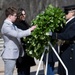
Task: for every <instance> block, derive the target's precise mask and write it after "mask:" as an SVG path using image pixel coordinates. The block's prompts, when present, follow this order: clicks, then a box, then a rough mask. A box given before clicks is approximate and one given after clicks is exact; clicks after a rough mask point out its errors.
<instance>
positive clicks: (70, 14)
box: [66, 11, 74, 20]
mask: <svg viewBox="0 0 75 75" xmlns="http://www.w3.org/2000/svg"><path fill="white" fill-rule="evenodd" d="M73 15H74V12H73V11H68V13H67V14H66V19H67V20H68V19H70V18H71V17H73Z"/></svg>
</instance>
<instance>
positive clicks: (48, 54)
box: [36, 42, 68, 75]
mask: <svg viewBox="0 0 75 75" xmlns="http://www.w3.org/2000/svg"><path fill="white" fill-rule="evenodd" d="M48 44H49V45H50V47H51V48H52V50H53V52H54V53H55V55H56V56H57V58H58V60H59V61H60V63H61V64H62V66H63V67H64V69H65V71H66V75H68V69H67V67H66V66H65V64H64V63H63V61H62V60H61V58H60V56H59V55H58V53H57V52H56V50H55V48H54V47H53V45H52V44H51V42H48ZM58 48H59V49H60V45H58ZM46 50H48V51H49V47H47V48H45V50H44V52H43V54H42V56H41V59H40V62H39V65H38V69H37V72H36V75H38V73H39V69H40V66H41V63H42V59H43V57H44V54H45V51H46ZM48 55H49V53H47V55H46V70H45V75H47V65H48Z"/></svg>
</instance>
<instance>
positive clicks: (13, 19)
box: [10, 13, 17, 22]
mask: <svg viewBox="0 0 75 75" xmlns="http://www.w3.org/2000/svg"><path fill="white" fill-rule="evenodd" d="M16 18H17V14H16V13H14V14H13V15H10V19H11V21H12V22H14V21H15V20H16Z"/></svg>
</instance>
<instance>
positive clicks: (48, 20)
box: [24, 5, 66, 59]
mask: <svg viewBox="0 0 75 75" xmlns="http://www.w3.org/2000/svg"><path fill="white" fill-rule="evenodd" d="M65 22H66V20H65V14H64V13H63V11H62V10H61V9H60V8H59V7H54V6H52V5H49V6H48V7H47V8H46V9H45V11H43V12H41V13H40V14H38V15H37V16H36V18H35V19H33V20H32V21H31V25H36V26H37V27H36V29H35V30H34V31H33V32H32V34H31V36H28V37H27V38H24V41H25V42H26V43H27V45H26V52H27V54H28V55H30V56H31V57H35V58H36V59H40V57H41V55H42V53H43V52H44V48H45V46H48V41H51V42H52V43H53V44H54V43H55V41H52V38H51V37H50V36H48V35H46V33H47V32H49V31H52V32H59V31H60V30H61V28H63V25H65Z"/></svg>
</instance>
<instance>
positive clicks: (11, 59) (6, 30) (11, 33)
mask: <svg viewBox="0 0 75 75" xmlns="http://www.w3.org/2000/svg"><path fill="white" fill-rule="evenodd" d="M16 13H17V10H16V8H14V7H9V8H7V9H6V10H5V15H6V19H5V20H4V23H3V26H2V28H1V33H2V37H3V39H4V49H3V51H2V54H1V56H2V58H3V61H4V67H5V72H4V75H13V71H14V67H15V63H16V59H17V58H18V57H19V56H23V55H24V52H23V50H22V46H21V42H20V38H21V37H23V36H28V35H30V34H31V31H32V30H34V29H35V28H36V26H32V27H31V28H29V29H28V30H24V31H23V30H20V29H18V28H17V27H16V26H14V25H13V22H14V21H15V20H16V18H17V15H16ZM19 53H20V54H19Z"/></svg>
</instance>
